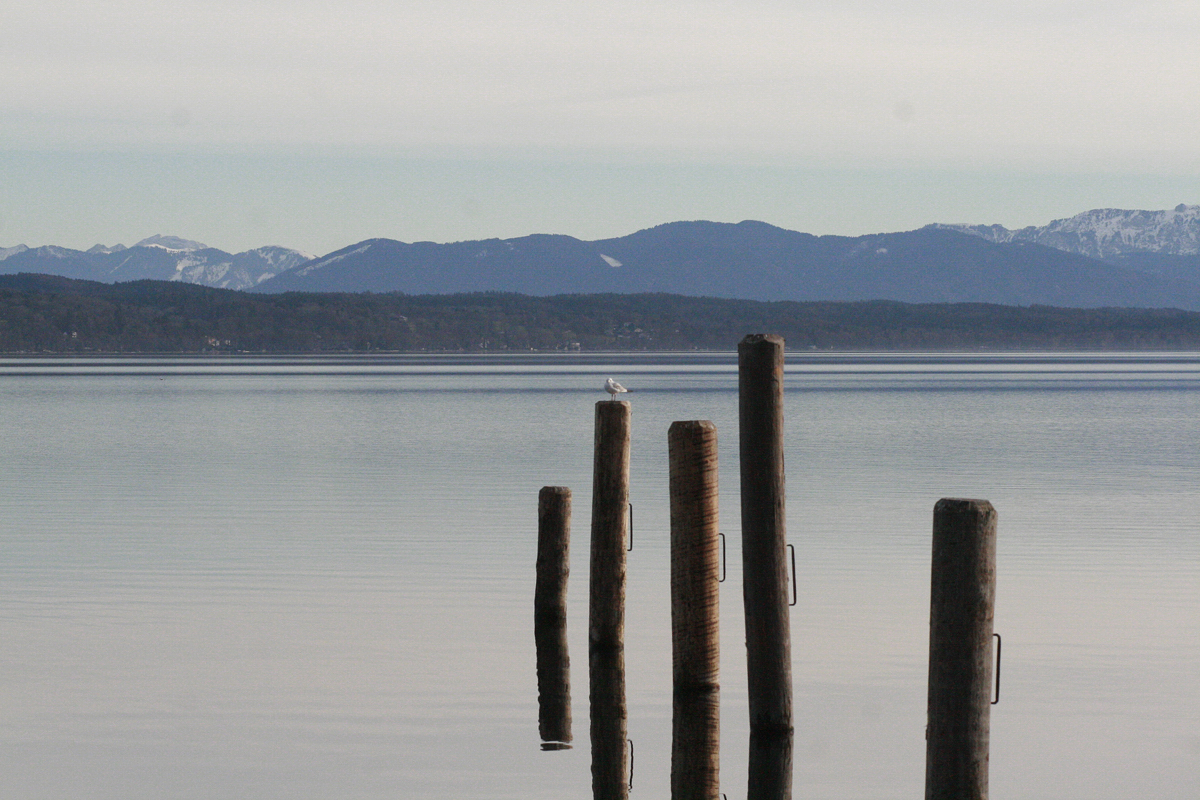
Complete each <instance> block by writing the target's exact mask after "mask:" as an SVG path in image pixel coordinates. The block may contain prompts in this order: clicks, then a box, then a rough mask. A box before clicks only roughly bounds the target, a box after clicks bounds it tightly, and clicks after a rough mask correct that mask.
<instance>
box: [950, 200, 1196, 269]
mask: <svg viewBox="0 0 1200 800" xmlns="http://www.w3.org/2000/svg"><path fill="white" fill-rule="evenodd" d="M934 227H938V228H950V229H952V230H958V231H962V232H963V233H969V234H972V235H975V236H980V237H982V238H984V239H988V240H990V241H993V242H1001V243H1003V242H1033V243H1036V244H1041V245H1046V246H1047V247H1053V248H1055V249H1057V250H1066V251H1067V252H1070V253H1079V254H1081V255H1085V256H1090V257H1092V258H1112V257H1114V256H1121V255H1127V254H1130V253H1138V252H1151V253H1163V254H1167V255H1196V254H1198V253H1200V205H1195V206H1189V205H1186V204H1184V203H1180V204H1179V205H1177V206H1175V208H1172V209H1168V210H1163V211H1137V210H1129V209H1122V208H1097V209H1093V210H1091V211H1085V212H1083V213H1082V214H1076V215H1075V216H1073V217H1067V218H1065V219H1056V220H1054V221H1053V222H1051V223H1050V224H1049V225H1043V226H1041V227H1037V226H1030V227H1028V228H1020V229H1018V230H1010V229H1008V228H1005V227H1004V226H1003V225H936V226H934Z"/></svg>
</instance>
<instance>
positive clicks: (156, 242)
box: [134, 233, 208, 252]
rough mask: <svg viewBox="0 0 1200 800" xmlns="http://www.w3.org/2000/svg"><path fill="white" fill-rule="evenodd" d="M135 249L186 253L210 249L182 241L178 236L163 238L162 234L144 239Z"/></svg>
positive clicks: (197, 243)
mask: <svg viewBox="0 0 1200 800" xmlns="http://www.w3.org/2000/svg"><path fill="white" fill-rule="evenodd" d="M134 247H161V248H163V249H164V250H183V251H185V252H190V251H192V250H207V249H208V245H206V244H203V243H201V242H196V241H192V240H191V239H182V238H180V237H178V236H163V235H162V234H161V233H156V234H154V235H153V236H148V237H146V238H145V239H142V240H141V241H140V242H138V243H137V244H135V245H134Z"/></svg>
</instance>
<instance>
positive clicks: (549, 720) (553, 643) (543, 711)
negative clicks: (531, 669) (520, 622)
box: [533, 619, 571, 750]
mask: <svg viewBox="0 0 1200 800" xmlns="http://www.w3.org/2000/svg"><path fill="white" fill-rule="evenodd" d="M533 636H534V641H535V642H536V644H537V683H538V734H539V735H540V736H541V737H542V749H543V750H568V749H570V747H571V745H570V741H571V655H570V653H569V652H568V651H567V624H566V621H565V620H560V619H550V620H538V621H537V623H536V624H535V625H534V631H533Z"/></svg>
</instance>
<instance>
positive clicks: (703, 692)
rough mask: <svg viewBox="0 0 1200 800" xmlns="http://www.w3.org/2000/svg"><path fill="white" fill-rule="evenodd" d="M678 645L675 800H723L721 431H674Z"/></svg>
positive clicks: (686, 427)
mask: <svg viewBox="0 0 1200 800" xmlns="http://www.w3.org/2000/svg"><path fill="white" fill-rule="evenodd" d="M667 442H668V450H669V454H670V492H671V643H672V673H673V677H674V687H675V691H674V713H673V724H672V728H673V735H672V739H671V798H672V800H718V798H719V796H720V735H721V732H720V699H721V694H720V692H721V685H720V668H721V650H720V638H719V635H718V632H719V628H720V614H719V611H720V606H719V591H718V588H719V584H718V580H719V579H720V572H719V570H720V560H719V559H720V552H719V548H720V543H719V542H718V538H717V427H716V426H715V425H713V424H712V423H711V422H709V421H707V420H704V421H692V422H675V423H672V425H671V428H670V430H669V431H668V433H667Z"/></svg>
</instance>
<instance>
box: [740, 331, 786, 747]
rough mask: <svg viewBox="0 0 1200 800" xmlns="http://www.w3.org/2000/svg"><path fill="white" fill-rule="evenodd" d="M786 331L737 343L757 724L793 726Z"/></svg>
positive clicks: (753, 722) (745, 566)
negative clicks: (785, 450) (785, 447)
mask: <svg viewBox="0 0 1200 800" xmlns="http://www.w3.org/2000/svg"><path fill="white" fill-rule="evenodd" d="M783 349H784V348H783V339H781V338H780V337H778V336H773V335H766V334H753V335H750V336H747V337H746V338H745V339H743V340H742V341H741V343H739V344H738V414H739V432H740V442H739V453H740V456H741V489H742V595H743V600H744V602H745V609H746V663H747V681H748V684H749V686H748V688H749V695H750V727H751V729H752V730H774V731H779V732H784V731H790V730H791V729H792V655H791V632H790V627H789V618H788V594H789V593H788V568H787V563H786V549H787V548H786V545H787V529H786V522H785V518H784V511H785V509H784V505H785V503H784V499H785V491H784V468H783Z"/></svg>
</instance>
